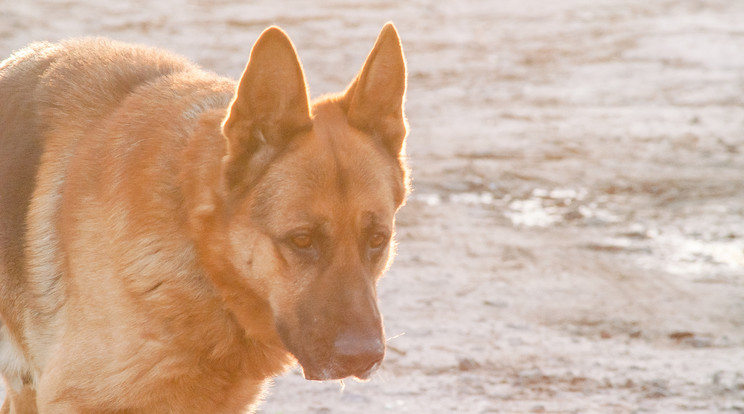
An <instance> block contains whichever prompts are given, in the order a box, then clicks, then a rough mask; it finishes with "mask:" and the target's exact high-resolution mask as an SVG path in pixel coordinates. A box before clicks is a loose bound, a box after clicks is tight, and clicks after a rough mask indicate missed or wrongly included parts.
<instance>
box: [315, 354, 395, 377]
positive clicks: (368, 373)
mask: <svg viewBox="0 0 744 414" xmlns="http://www.w3.org/2000/svg"><path fill="white" fill-rule="evenodd" d="M381 363H382V358H380V359H379V360H378V361H374V362H371V363H370V364H369V365H368V366H366V367H364V366H345V365H343V364H339V363H338V362H336V361H332V362H331V363H330V364H328V365H326V366H314V365H302V364H300V365H301V366H302V373H303V375H304V376H305V379H306V380H311V381H328V380H340V379H344V378H356V379H358V380H361V381H366V380H368V379H370V378H371V377H372V374H374V373H375V371H377V369H378V368H379V367H380V364H381Z"/></svg>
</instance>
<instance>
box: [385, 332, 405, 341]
mask: <svg viewBox="0 0 744 414" xmlns="http://www.w3.org/2000/svg"><path fill="white" fill-rule="evenodd" d="M405 334H406V333H405V332H401V333H399V334H398V335H395V336H391V337H390V338H388V339H386V340H385V343H388V342H390V341H392V340H393V339H396V338H400V337H401V336H403V335H405Z"/></svg>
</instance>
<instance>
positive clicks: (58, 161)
mask: <svg viewBox="0 0 744 414" xmlns="http://www.w3.org/2000/svg"><path fill="white" fill-rule="evenodd" d="M405 88H406V86H405V62H404V59H403V54H402V50H401V47H400V41H399V39H398V35H397V32H396V31H395V29H394V27H393V26H392V24H388V25H386V26H385V28H383V30H382V32H381V33H380V36H379V38H378V40H377V43H376V44H375V47H374V48H373V50H372V52H371V53H370V55H369V57H368V59H367V62H366V63H365V65H364V67H363V69H362V71H360V74H359V75H358V76H357V78H356V79H355V80H354V81H353V82H352V84H351V85H350V86H349V88H348V89H347V90H346V91H345V92H343V93H341V94H338V95H334V96H329V97H326V98H323V99H320V100H318V101H315V102H313V103H312V104H311V103H310V102H309V101H308V95H307V86H306V84H305V79H304V73H303V71H302V67H301V65H300V63H299V61H298V59H297V55H296V52H295V50H294V47H293V45H292V43H291V42H290V41H289V38H288V37H287V36H286V34H285V33H284V32H282V31H281V30H280V29H278V28H274V27H272V28H269V29H267V30H266V31H265V32H264V33H263V34H262V35H261V37H260V38H259V40H258V41H257V42H256V45H254V48H253V50H252V52H251V57H250V60H249V63H248V65H247V66H246V70H245V73H244V74H243V76H242V77H241V80H240V82H239V83H237V84H235V83H234V82H232V81H229V80H226V79H223V78H220V77H218V76H216V75H212V74H209V73H206V72H203V71H201V70H200V69H198V68H196V67H195V66H193V65H192V64H190V63H188V62H186V61H185V60H183V59H182V58H180V57H177V56H173V55H170V54H167V53H164V52H162V51H158V50H154V49H148V48H143V47H139V46H131V45H126V44H121V43H117V42H112V41H108V40H104V39H83V40H73V41H68V42H63V43H60V44H48V43H43V44H35V45H32V46H30V47H29V48H27V49H24V50H22V51H19V52H17V53H16V54H14V55H13V56H12V57H11V58H9V59H8V60H6V61H4V62H3V63H2V64H0V165H3V166H2V167H0V192H2V194H3V195H2V196H0V253H1V254H2V256H0V317H1V318H2V319H1V322H2V325H0V352H2V355H0V371H2V374H3V376H4V378H5V381H6V385H7V387H8V397H7V399H6V402H5V404H4V405H3V408H2V409H0V413H32V412H37V410H38V412H40V413H155V412H157V413H205V412H210V413H242V412H245V411H246V410H248V411H251V409H252V407H255V405H256V404H257V402H258V401H259V400H260V397H261V393H262V390H263V387H264V385H265V383H266V381H267V380H268V379H270V378H271V377H272V376H275V375H278V374H279V373H281V372H282V371H283V370H285V369H286V368H287V367H288V366H289V365H290V364H292V363H293V362H294V361H296V360H297V361H299V362H300V364H301V365H302V367H303V370H304V371H305V375H306V376H307V377H308V378H310V379H333V378H342V377H345V376H357V377H360V378H366V377H367V376H368V375H369V373H370V372H371V370H372V369H374V367H375V366H376V365H377V364H378V363H379V361H380V360H381V358H382V355H383V352H384V336H383V335H384V334H383V331H382V322H381V316H380V315H379V311H378V309H377V299H376V289H375V286H376V281H377V280H378V279H379V277H380V276H381V275H382V273H383V272H384V271H385V269H386V268H387V266H388V265H389V262H390V261H391V260H392V256H393V247H394V242H393V240H392V236H393V233H394V225H393V222H394V215H395V212H396V211H397V209H398V208H399V207H400V206H401V205H402V204H403V202H404V200H405V196H406V194H407V191H408V172H407V168H406V165H405V137H406V134H407V125H406V121H405V116H404V113H403V101H404V95H405ZM308 246H309V247H308Z"/></svg>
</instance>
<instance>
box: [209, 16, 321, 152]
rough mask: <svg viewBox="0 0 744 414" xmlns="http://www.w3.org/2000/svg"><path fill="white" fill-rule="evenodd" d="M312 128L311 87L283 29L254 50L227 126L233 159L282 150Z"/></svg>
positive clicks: (262, 39)
mask: <svg viewBox="0 0 744 414" xmlns="http://www.w3.org/2000/svg"><path fill="white" fill-rule="evenodd" d="M310 127H312V121H311V118H310V110H309V101H308V92H307V84H306V83H305V74H304V72H303V70H302V65H301V64H300V60H299V58H298V57H297V52H296V51H295V48H294V45H293V44H292V41H291V40H290V39H289V37H288V36H287V34H286V33H285V32H284V31H283V30H282V29H280V28H278V27H270V28H268V29H266V30H265V31H264V32H263V33H262V34H261V36H260V37H259V38H258V40H256V43H255V44H254V45H253V49H252V50H251V56H250V59H249V60H248V64H247V65H246V68H245V71H244V72H243V76H241V78H240V83H239V85H238V89H237V91H236V93H235V96H234V98H233V101H232V103H231V105H230V110H229V113H228V115H227V118H226V119H225V121H224V122H223V124H222V133H223V134H224V135H225V137H226V138H227V141H228V156H229V157H233V158H234V157H240V156H245V154H244V153H245V152H248V153H251V152H253V151H255V150H256V149H257V148H258V147H259V146H260V145H262V144H268V145H270V146H273V147H281V146H282V145H283V144H285V143H286V140H287V139H288V138H290V137H292V135H294V134H296V133H298V132H300V131H302V130H305V129H309V128H310ZM241 154H242V155H241Z"/></svg>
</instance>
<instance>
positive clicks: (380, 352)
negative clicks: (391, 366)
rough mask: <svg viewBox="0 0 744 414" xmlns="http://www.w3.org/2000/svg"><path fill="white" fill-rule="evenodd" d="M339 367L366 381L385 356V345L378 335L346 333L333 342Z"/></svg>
mask: <svg viewBox="0 0 744 414" xmlns="http://www.w3.org/2000/svg"><path fill="white" fill-rule="evenodd" d="M334 351H335V354H336V358H337V360H338V362H339V363H340V365H342V366H344V367H345V368H346V369H347V370H348V371H349V373H350V375H353V376H355V377H357V378H359V379H367V378H369V376H370V375H371V374H372V371H374V369H375V368H376V367H377V366H378V365H379V364H380V362H382V359H383V357H384V356H385V344H384V343H383V341H382V338H381V337H380V336H379V335H374V336H372V335H368V334H367V335H365V334H359V333H353V332H346V333H342V334H341V335H339V337H338V338H336V341H335V342H334Z"/></svg>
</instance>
